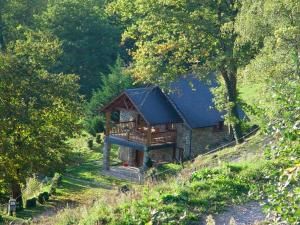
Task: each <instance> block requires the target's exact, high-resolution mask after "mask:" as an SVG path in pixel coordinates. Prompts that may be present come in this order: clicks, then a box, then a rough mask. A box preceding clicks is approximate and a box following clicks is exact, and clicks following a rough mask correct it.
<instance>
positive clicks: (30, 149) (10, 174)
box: [0, 31, 81, 184]
mask: <svg viewBox="0 0 300 225" xmlns="http://www.w3.org/2000/svg"><path fill="white" fill-rule="evenodd" d="M25 35H26V38H25V39H24V40H18V41H16V42H15V44H14V45H13V44H11V45H9V46H7V52H6V53H2V54H0V118H1V119H0V127H1V128H2V129H1V131H0V149H1V154H0V168H1V171H3V173H1V174H0V179H4V180H5V181H6V182H7V183H8V184H11V183H14V184H15V183H24V182H25V178H26V177H29V176H31V175H32V174H33V173H45V174H47V173H51V172H52V171H53V170H56V169H59V167H60V166H61V167H62V166H63V158H64V156H65V154H66V153H67V150H68V146H67V145H66V140H67V139H68V138H70V137H71V136H73V134H74V132H76V131H77V130H78V128H79V125H78V124H77V121H78V120H79V116H80V112H81V109H80V102H81V99H80V97H79V95H78V93H77V91H78V88H79V86H78V84H77V77H76V76H75V75H67V74H53V73H50V72H49V71H48V68H49V67H51V66H52V65H53V64H54V63H55V60H56V58H57V57H58V54H59V53H60V52H61V51H60V44H59V41H58V40H57V39H56V38H54V37H53V36H51V35H47V34H44V33H40V32H31V31H30V32H27V33H26V34H25Z"/></svg>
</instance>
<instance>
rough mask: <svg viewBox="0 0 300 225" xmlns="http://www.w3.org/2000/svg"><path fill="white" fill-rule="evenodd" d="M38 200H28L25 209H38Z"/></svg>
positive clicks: (34, 198)
mask: <svg viewBox="0 0 300 225" xmlns="http://www.w3.org/2000/svg"><path fill="white" fill-rule="evenodd" d="M36 200H37V198H36V197H33V198H29V199H27V200H26V202H25V208H26V209H28V208H34V207H36Z"/></svg>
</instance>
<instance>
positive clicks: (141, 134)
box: [111, 121, 176, 145]
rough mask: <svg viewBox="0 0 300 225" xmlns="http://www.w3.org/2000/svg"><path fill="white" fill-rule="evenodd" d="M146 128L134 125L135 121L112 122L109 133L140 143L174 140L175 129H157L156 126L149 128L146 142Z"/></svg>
mask: <svg viewBox="0 0 300 225" xmlns="http://www.w3.org/2000/svg"><path fill="white" fill-rule="evenodd" d="M147 133H148V128H147V127H143V126H136V122H135V121H129V122H120V123H113V124H112V126H111V135H114V136H117V137H121V138H124V139H126V140H129V141H134V142H138V143H142V144H150V145H155V144H164V143H174V142H176V130H166V131H159V130H158V129H157V128H155V127H152V128H151V138H150V143H148V137H147Z"/></svg>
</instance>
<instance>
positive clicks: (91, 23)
mask: <svg viewBox="0 0 300 225" xmlns="http://www.w3.org/2000/svg"><path fill="white" fill-rule="evenodd" d="M102 5H103V3H102V1H99V0H86V1H81V0H63V1H62V0H53V1H50V2H49V4H48V7H47V9H46V11H45V12H44V13H43V14H42V15H41V16H40V17H38V18H37V20H38V21H39V23H40V28H41V29H42V30H46V31H48V32H51V33H53V34H54V35H56V36H57V37H58V38H59V39H60V40H61V41H62V48H63V54H62V55H61V57H60V59H59V63H58V64H57V65H56V66H55V68H54V71H58V72H64V73H75V74H78V75H79V76H80V86H81V88H80V89H81V93H82V94H85V95H87V97H90V95H91V93H92V90H93V89H96V88H98V87H99V76H100V74H101V73H107V72H108V71H109V65H112V64H113V63H114V61H115V60H116V57H117V53H118V45H119V39H120V32H119V29H118V28H117V27H116V26H113V25H111V24H110V21H109V18H108V17H107V16H106V15H105V13H104V10H103V8H102Z"/></svg>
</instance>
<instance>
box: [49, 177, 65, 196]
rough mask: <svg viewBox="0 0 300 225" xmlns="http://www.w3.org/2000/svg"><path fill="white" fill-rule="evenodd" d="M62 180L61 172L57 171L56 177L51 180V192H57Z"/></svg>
mask: <svg viewBox="0 0 300 225" xmlns="http://www.w3.org/2000/svg"><path fill="white" fill-rule="evenodd" d="M61 181H62V176H61V174H59V173H55V174H54V177H53V178H52V180H51V184H50V194H55V193H56V189H57V188H58V186H59V185H60V184H61Z"/></svg>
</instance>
